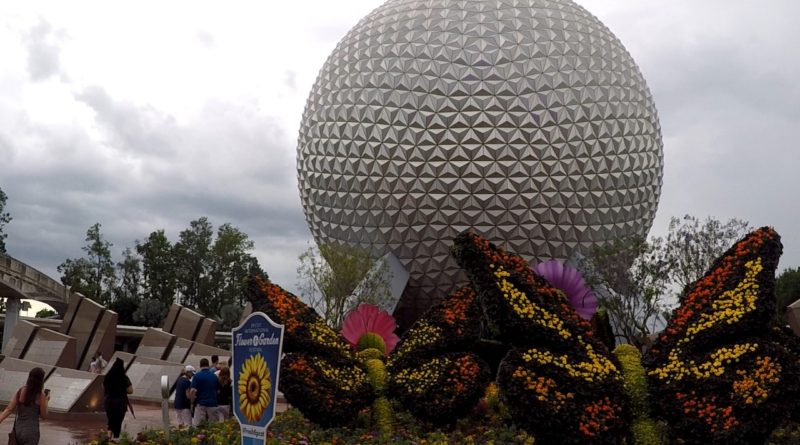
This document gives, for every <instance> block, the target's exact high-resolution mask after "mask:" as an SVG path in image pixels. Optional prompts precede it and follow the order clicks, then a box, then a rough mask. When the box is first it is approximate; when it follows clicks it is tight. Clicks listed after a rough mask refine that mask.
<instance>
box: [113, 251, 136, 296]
mask: <svg viewBox="0 0 800 445" xmlns="http://www.w3.org/2000/svg"><path fill="white" fill-rule="evenodd" d="M117 272H118V273H119V286H117V287H116V288H115V289H114V297H115V299H119V298H127V299H131V300H139V299H140V298H141V297H142V260H141V259H140V258H139V257H137V256H136V255H134V253H133V251H132V250H131V248H130V247H126V248H125V250H124V251H123V252H122V261H120V262H119V263H117Z"/></svg>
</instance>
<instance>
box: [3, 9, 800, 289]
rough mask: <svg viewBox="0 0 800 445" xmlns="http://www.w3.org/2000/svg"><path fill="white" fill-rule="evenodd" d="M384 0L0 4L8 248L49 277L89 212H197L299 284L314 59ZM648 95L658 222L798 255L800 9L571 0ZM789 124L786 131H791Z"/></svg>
mask: <svg viewBox="0 0 800 445" xmlns="http://www.w3.org/2000/svg"><path fill="white" fill-rule="evenodd" d="M381 3H382V1H380V0H345V1H330V0H315V1H310V0H309V1H290V2H287V1H266V2H264V1H261V2H256V1H252V2H224V3H221V2H197V1H192V2H188V1H187V2H178V1H170V2H163V1H160V2H149V1H138V2H105V1H98V2H92V3H89V2H63V1H53V2H36V1H31V2H28V1H26V2H2V4H0V188H2V189H3V190H4V191H5V192H6V194H7V195H8V203H7V207H6V210H7V211H8V212H10V213H11V215H12V217H13V218H14V220H13V221H12V222H11V223H10V224H9V225H8V226H7V227H6V229H5V231H6V233H7V234H8V239H7V250H8V252H9V254H10V255H12V256H14V257H16V258H18V259H20V260H22V261H23V262H26V263H28V264H30V265H31V266H33V267H36V268H38V269H40V270H41V271H42V272H45V273H47V274H49V275H51V276H53V277H54V278H58V274H57V273H56V267H57V266H58V265H59V264H60V263H61V262H62V261H63V260H64V259H65V258H71V257H79V256H82V254H83V252H82V251H81V247H82V246H83V245H84V244H85V242H84V237H85V233H86V229H87V228H88V227H89V226H91V225H92V224H94V223H95V222H99V223H101V224H102V231H103V234H104V235H105V237H106V238H107V239H108V240H109V241H110V242H111V243H113V244H114V247H113V252H114V259H115V261H116V260H118V259H119V257H120V252H121V251H122V249H123V248H125V247H126V246H130V247H132V246H133V245H134V241H135V240H136V239H143V238H145V237H147V235H148V234H149V233H150V232H152V231H154V230H157V229H162V228H163V229H165V230H166V232H167V235H168V236H169V238H170V239H171V240H172V241H173V242H174V241H175V240H177V235H178V232H179V231H181V230H183V229H184V228H186V227H187V226H188V225H189V222H190V221H191V220H194V219H197V218H199V217H201V216H208V217H209V219H210V221H211V222H212V223H213V224H214V226H215V228H216V227H218V226H219V225H221V224H222V223H225V222H230V223H232V224H233V225H234V226H237V227H239V228H240V229H241V230H243V231H244V232H246V233H247V234H249V235H250V237H251V238H252V239H253V241H254V242H255V244H256V251H255V255H256V256H257V257H258V259H259V260H260V262H261V265H262V267H263V268H264V269H265V270H266V271H267V272H268V273H269V274H270V276H271V277H272V279H273V280H274V281H276V282H278V283H279V284H282V285H285V286H287V287H289V288H290V289H293V288H294V287H295V282H296V277H295V269H296V266H297V256H298V255H299V254H300V253H301V251H303V250H304V249H305V248H306V246H307V243H309V242H311V236H310V233H309V231H308V228H307V226H306V223H305V219H304V216H303V212H302V210H301V207H300V200H299V197H298V193H297V180H296V175H295V150H296V140H297V131H298V128H299V124H300V118H301V115H302V111H303V107H304V105H305V100H306V97H307V95H308V93H309V91H310V89H311V86H312V84H313V82H314V80H315V78H316V75H317V73H318V71H319V69H320V68H321V67H322V64H323V63H324V61H325V58H326V57H327V55H328V54H329V53H330V52H331V51H332V50H333V48H334V46H335V45H336V43H337V42H338V41H339V39H341V38H342V37H343V36H344V34H345V33H346V32H347V31H348V30H349V29H350V28H351V27H352V26H354V25H355V24H356V22H357V21H358V20H359V19H360V18H361V17H363V16H364V15H366V14H367V13H368V12H369V11H371V10H372V9H374V8H375V7H377V6H379V5H380V4H381ZM578 3H579V4H581V5H582V6H584V7H586V8H587V9H588V10H589V11H590V12H592V13H593V14H594V15H596V16H597V17H598V18H599V19H600V20H601V21H602V22H603V23H605V24H606V25H607V26H608V27H609V28H610V29H611V31H612V32H614V33H615V34H616V35H617V37H619V38H620V40H621V41H622V43H623V44H624V45H625V46H626V48H627V49H628V51H629V52H630V53H631V54H632V55H633V58H634V59H635V60H636V62H637V63H638V64H639V67H640V68H641V70H642V72H643V74H644V77H645V79H646V80H647V82H648V85H649V87H650V90H651V91H652V93H653V96H654V98H655V102H656V107H657V108H658V112H659V116H660V120H661V127H662V132H663V138H664V155H665V168H664V187H663V190H662V195H661V203H660V206H659V210H658V214H657V216H656V222H655V224H654V227H653V230H652V231H651V234H657V235H658V234H663V233H664V232H665V230H666V226H667V222H668V220H669V217H670V216H679V215H683V214H686V213H688V214H693V215H697V216H702V217H704V216H707V215H713V216H715V217H717V218H719V219H723V220H726V219H728V218H731V217H739V218H742V219H745V220H748V221H750V223H751V224H753V225H756V226H757V225H772V226H774V227H775V228H776V229H777V230H778V231H779V233H781V235H782V236H783V242H784V256H783V259H782V261H781V266H780V267H781V268H785V267H796V266H798V265H800V210H799V208H798V205H797V202H798V200H797V198H796V194H797V191H798V190H800V174H798V172H797V168H798V166H800V162H798V150H797V148H798V147H797V145H798V144H797V142H796V141H797V138H796V136H795V135H796V133H797V132H798V131H800V126H799V125H798V124H800V86H798V85H800V84H799V83H798V80H797V79H798V78H800V49H798V44H800V27H798V26H797V25H796V19H797V18H798V17H800V2H797V1H794V0H785V1H775V0H772V1H769V2H764V1H755V0H753V1H736V2H730V1H722V0H719V1H711V0H703V1H695V0H679V1H675V0H645V1H643V0H637V1H626V2H620V1H618V0H579V1H578ZM793 136H794V137H793Z"/></svg>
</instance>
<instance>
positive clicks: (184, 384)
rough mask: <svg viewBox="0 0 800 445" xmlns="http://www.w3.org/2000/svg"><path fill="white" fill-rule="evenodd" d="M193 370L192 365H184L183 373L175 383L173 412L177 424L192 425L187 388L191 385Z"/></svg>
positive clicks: (190, 403) (190, 404) (190, 405)
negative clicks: (175, 414) (175, 415)
mask: <svg viewBox="0 0 800 445" xmlns="http://www.w3.org/2000/svg"><path fill="white" fill-rule="evenodd" d="M194 371H195V369H194V366H192V365H186V368H184V370H183V374H181V376H180V377H178V383H176V384H175V412H176V413H177V417H178V426H180V425H186V426H191V425H192V402H191V401H190V400H189V390H190V389H191V387H192V377H194Z"/></svg>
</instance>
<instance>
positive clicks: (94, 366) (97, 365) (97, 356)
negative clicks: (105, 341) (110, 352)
mask: <svg viewBox="0 0 800 445" xmlns="http://www.w3.org/2000/svg"><path fill="white" fill-rule="evenodd" d="M106 365H108V362H107V361H105V359H104V358H103V353H102V352H100V351H97V352H95V353H94V356H93V357H92V362H91V363H89V372H91V373H94V374H102V373H103V369H105V367H106Z"/></svg>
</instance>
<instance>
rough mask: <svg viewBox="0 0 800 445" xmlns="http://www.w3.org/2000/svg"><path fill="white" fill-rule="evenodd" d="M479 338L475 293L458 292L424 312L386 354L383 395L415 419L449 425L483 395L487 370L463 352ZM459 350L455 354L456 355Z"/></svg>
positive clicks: (468, 353)
mask: <svg viewBox="0 0 800 445" xmlns="http://www.w3.org/2000/svg"><path fill="white" fill-rule="evenodd" d="M479 337H480V308H479V306H478V302H477V299H476V294H475V292H474V291H473V290H472V289H470V288H468V287H467V288H463V289H459V290H457V291H456V292H453V293H452V294H451V295H450V296H448V297H447V298H445V299H444V300H443V301H442V302H441V303H439V304H437V305H435V306H433V307H432V308H431V309H429V310H428V311H427V312H426V313H425V314H424V315H423V316H422V317H421V318H420V319H419V320H417V321H416V323H414V325H412V326H411V328H409V330H408V331H406V333H405V334H404V335H403V337H402V338H401V339H400V342H399V343H398V344H397V347H396V348H395V351H394V352H393V353H392V355H391V356H389V360H388V364H387V365H388V366H387V369H388V370H389V376H390V378H389V392H390V394H391V395H392V397H393V398H395V399H397V400H400V401H401V403H403V405H404V406H405V407H406V408H407V409H408V410H409V411H410V412H411V413H412V414H414V415H415V416H417V417H419V418H422V419H425V420H428V421H431V422H434V423H449V422H451V421H453V420H455V419H457V418H459V417H461V416H463V415H464V414H466V413H467V412H468V411H469V410H470V409H471V408H472V407H474V406H475V404H476V403H477V402H478V400H479V399H480V397H481V396H482V395H483V392H484V389H485V388H486V383H487V382H488V381H489V366H488V365H487V364H486V362H484V361H483V360H482V359H481V358H480V357H478V356H477V355H475V354H473V353H470V352H466V351H467V350H468V349H469V348H470V347H471V346H472V345H473V344H474V343H475V342H476V341H477V340H478V338H479ZM459 351H461V352H459Z"/></svg>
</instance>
